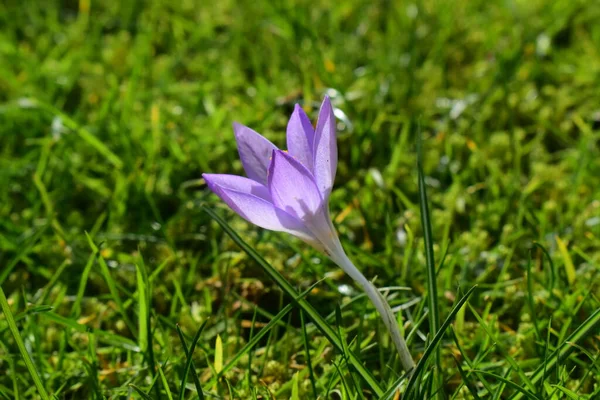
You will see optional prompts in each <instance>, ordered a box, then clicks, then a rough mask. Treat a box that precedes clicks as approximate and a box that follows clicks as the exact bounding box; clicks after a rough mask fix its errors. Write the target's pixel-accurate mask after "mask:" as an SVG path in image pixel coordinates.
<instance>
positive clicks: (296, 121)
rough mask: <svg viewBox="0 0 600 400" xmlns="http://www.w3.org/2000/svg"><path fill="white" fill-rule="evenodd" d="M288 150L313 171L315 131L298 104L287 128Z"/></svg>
mask: <svg viewBox="0 0 600 400" xmlns="http://www.w3.org/2000/svg"><path fill="white" fill-rule="evenodd" d="M286 136H287V148H288V151H289V153H290V154H291V155H292V156H294V157H296V159H298V161H300V162H301V163H302V164H303V165H304V166H305V167H306V168H307V169H308V170H309V171H311V172H312V171H313V141H314V136H315V130H314V129H313V127H312V125H311V123H310V120H309V119H308V116H307V115H306V113H305V112H304V110H303V109H302V107H300V106H299V105H298V104H296V107H294V112H293V113H292V116H291V117H290V121H289V122H288V126H287V133H286Z"/></svg>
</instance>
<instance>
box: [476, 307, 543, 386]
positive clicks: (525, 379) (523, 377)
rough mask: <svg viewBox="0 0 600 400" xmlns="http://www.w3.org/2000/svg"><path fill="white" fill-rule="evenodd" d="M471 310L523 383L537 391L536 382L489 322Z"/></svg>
mask: <svg viewBox="0 0 600 400" xmlns="http://www.w3.org/2000/svg"><path fill="white" fill-rule="evenodd" d="M470 310H471V313H472V314H473V315H474V316H475V319H477V322H479V326H481V327H482V328H483V330H484V331H485V333H486V334H487V335H488V336H489V338H490V340H491V341H492V342H493V343H494V345H495V346H496V348H497V349H498V350H499V351H500V353H501V354H502V356H503V357H504V359H505V360H506V361H507V362H508V363H509V364H510V366H511V367H512V368H513V369H514V370H515V371H516V373H517V375H519V378H521V380H522V381H523V383H525V384H526V385H527V386H528V388H529V389H530V390H533V391H537V388H536V387H535V385H534V383H533V382H532V381H531V379H529V377H528V376H527V375H526V374H525V372H524V371H523V368H521V366H520V365H519V364H518V363H517V362H516V361H515V359H514V358H513V357H512V356H511V355H510V354H509V352H508V350H507V349H506V348H505V346H504V345H503V344H502V343H501V342H500V341H499V340H497V338H496V336H495V335H494V333H493V332H492V330H491V329H490V327H489V326H488V324H487V323H486V322H485V321H484V320H483V318H482V317H481V316H480V315H479V313H478V312H477V311H476V310H475V309H474V308H473V307H470Z"/></svg>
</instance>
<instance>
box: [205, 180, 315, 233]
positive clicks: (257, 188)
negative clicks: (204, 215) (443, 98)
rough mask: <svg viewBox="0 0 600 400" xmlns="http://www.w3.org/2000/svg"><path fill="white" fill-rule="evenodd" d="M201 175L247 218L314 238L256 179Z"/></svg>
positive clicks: (227, 202) (279, 229) (267, 225)
mask: <svg viewBox="0 0 600 400" xmlns="http://www.w3.org/2000/svg"><path fill="white" fill-rule="evenodd" d="M202 177H203V178H204V180H205V181H206V183H207V184H208V187H209V188H210V189H211V190H212V191H213V192H214V193H215V194H216V195H217V196H219V197H220V198H221V200H223V201H224V202H225V203H226V204H227V205H228V206H229V207H231V209H232V210H233V211H235V212H236V213H238V214H239V215H240V216H241V217H242V218H244V219H245V220H246V221H248V222H251V223H253V224H255V225H258V226H260V227H261V228H265V229H269V230H272V231H280V232H288V233H290V234H292V235H295V236H298V237H299V238H301V239H303V240H307V241H311V240H313V236H312V235H311V234H310V233H309V232H308V230H307V229H306V226H305V225H304V223H303V222H302V221H300V220H299V219H297V218H295V217H293V216H292V215H290V214H288V213H286V212H285V211H283V210H280V209H278V208H277V207H275V206H274V205H273V203H271V202H270V201H269V200H268V199H267V198H265V197H264V195H265V193H264V190H265V189H266V188H265V187H264V186H262V185H260V184H258V183H256V182H254V184H248V182H247V181H250V182H252V181H251V180H250V179H246V178H244V177H236V176H234V175H219V174H202ZM252 192H255V193H256V194H253V193H252ZM266 195H267V196H269V194H268V193H266ZM269 197H270V196H269Z"/></svg>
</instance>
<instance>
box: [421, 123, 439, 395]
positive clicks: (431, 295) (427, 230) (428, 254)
mask: <svg viewBox="0 0 600 400" xmlns="http://www.w3.org/2000/svg"><path fill="white" fill-rule="evenodd" d="M417 136H418V138H417V171H418V176H419V208H420V210H421V228H422V229H423V239H424V241H425V259H426V264H427V305H428V307H429V331H430V333H431V335H436V334H437V332H438V329H439V326H440V315H439V307H438V296H437V283H436V277H437V273H436V267H435V259H434V254H433V232H432V229H431V217H430V215H429V202H428V200H427V188H426V186H425V173H424V171H423V137H422V133H421V126H420V124H419V132H418V134H417ZM440 265H443V262H442V263H441V264H440ZM440 269H441V267H440ZM435 364H436V367H437V368H436V371H435V372H434V375H435V376H436V378H437V379H434V381H435V382H436V384H437V385H438V387H441V385H442V382H441V371H442V361H441V351H440V349H439V348H436V351H435Z"/></svg>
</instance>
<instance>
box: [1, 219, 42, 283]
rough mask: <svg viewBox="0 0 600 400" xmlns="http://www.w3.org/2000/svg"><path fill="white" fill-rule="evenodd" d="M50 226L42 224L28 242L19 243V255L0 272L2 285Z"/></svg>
mask: <svg viewBox="0 0 600 400" xmlns="http://www.w3.org/2000/svg"><path fill="white" fill-rule="evenodd" d="M49 226H50V224H46V225H44V226H42V227H41V228H40V229H38V230H37V231H36V232H35V233H34V234H33V236H30V238H29V240H28V241H27V243H24V244H19V252H18V253H17V256H16V257H15V258H13V259H12V261H11V262H10V263H8V265H7V266H6V267H4V269H3V270H2V272H0V285H2V284H3V283H4V281H5V280H6V278H8V275H10V273H11V272H12V270H13V269H14V268H15V267H16V266H17V264H18V263H19V261H21V259H22V258H23V257H25V255H26V254H27V253H29V251H30V250H31V249H32V247H33V245H34V244H36V243H37V241H38V239H39V238H40V237H41V236H42V235H43V234H44V232H46V229H47V228H48V227H49Z"/></svg>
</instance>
